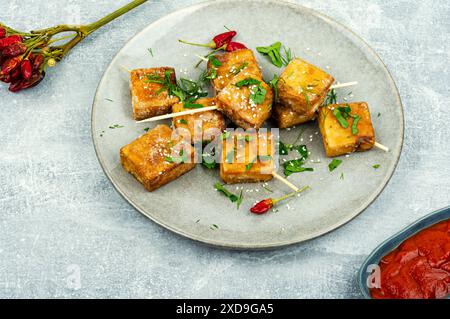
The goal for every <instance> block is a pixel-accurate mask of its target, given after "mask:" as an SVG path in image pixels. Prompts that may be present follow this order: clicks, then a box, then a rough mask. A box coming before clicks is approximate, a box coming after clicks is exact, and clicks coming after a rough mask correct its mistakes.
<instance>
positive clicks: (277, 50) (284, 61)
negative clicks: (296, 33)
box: [256, 41, 295, 68]
mask: <svg viewBox="0 0 450 319" xmlns="http://www.w3.org/2000/svg"><path fill="white" fill-rule="evenodd" d="M281 47H282V44H281V42H280V41H277V42H275V43H273V44H271V45H269V46H266V47H257V48H256V51H258V52H259V53H261V54H263V55H267V56H268V57H269V58H270V61H271V62H272V64H273V65H275V66H276V67H278V68H281V67H282V66H283V65H285V66H286V65H288V64H289V62H291V61H292V60H293V59H294V58H295V56H294V54H293V52H292V50H291V49H290V48H286V47H285V46H283V51H284V56H283V55H282V54H281Z"/></svg>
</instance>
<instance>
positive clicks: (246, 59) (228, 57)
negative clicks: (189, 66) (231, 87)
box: [208, 49, 262, 92]
mask: <svg viewBox="0 0 450 319" xmlns="http://www.w3.org/2000/svg"><path fill="white" fill-rule="evenodd" d="M215 58H216V59H217V61H219V64H220V66H214V63H212V61H211V59H214V58H210V60H209V62H208V74H209V75H210V76H211V75H215V77H214V78H213V79H212V80H211V82H212V86H213V88H214V89H215V90H216V92H219V91H220V90H222V89H223V88H224V87H226V86H227V85H228V83H229V82H230V81H231V80H232V79H233V77H234V76H235V75H237V74H239V73H240V72H246V73H247V74H252V75H253V76H254V77H256V78H260V79H262V73H261V69H260V68H259V65H258V62H257V61H256V58H255V55H254V54H253V51H252V50H249V49H241V50H236V51H233V52H226V53H224V54H221V55H215ZM216 64H217V63H216Z"/></svg>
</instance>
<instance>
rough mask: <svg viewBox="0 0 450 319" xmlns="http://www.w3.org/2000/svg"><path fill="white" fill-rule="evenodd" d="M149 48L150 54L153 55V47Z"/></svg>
mask: <svg viewBox="0 0 450 319" xmlns="http://www.w3.org/2000/svg"><path fill="white" fill-rule="evenodd" d="M147 50H148V53H150V55H151V56H152V57H153V50H152V48H148V49H147Z"/></svg>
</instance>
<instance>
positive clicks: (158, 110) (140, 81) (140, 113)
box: [130, 67, 179, 120]
mask: <svg viewBox="0 0 450 319" xmlns="http://www.w3.org/2000/svg"><path fill="white" fill-rule="evenodd" d="M166 71H169V72H171V75H170V79H171V81H172V83H174V84H175V82H176V77H175V70H174V69H173V68H170V67H161V68H151V69H136V70H132V71H131V72H130V90H131V105H132V107H133V116H134V119H135V120H144V119H147V118H149V117H153V116H157V115H162V114H167V113H170V111H171V110H172V105H173V104H175V103H177V102H178V101H179V99H178V98H177V97H175V96H169V95H168V92H167V90H166V89H164V86H163V85H162V84H160V83H150V82H148V80H149V75H150V76H154V77H155V78H161V79H164V77H165V73H166Z"/></svg>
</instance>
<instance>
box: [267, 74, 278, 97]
mask: <svg viewBox="0 0 450 319" xmlns="http://www.w3.org/2000/svg"><path fill="white" fill-rule="evenodd" d="M279 80H280V77H279V76H278V75H276V74H274V75H273V79H272V80H270V82H269V85H270V87H271V88H272V90H273V95H274V100H275V102H278V101H279V99H280V98H279V92H278V81H279Z"/></svg>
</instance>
